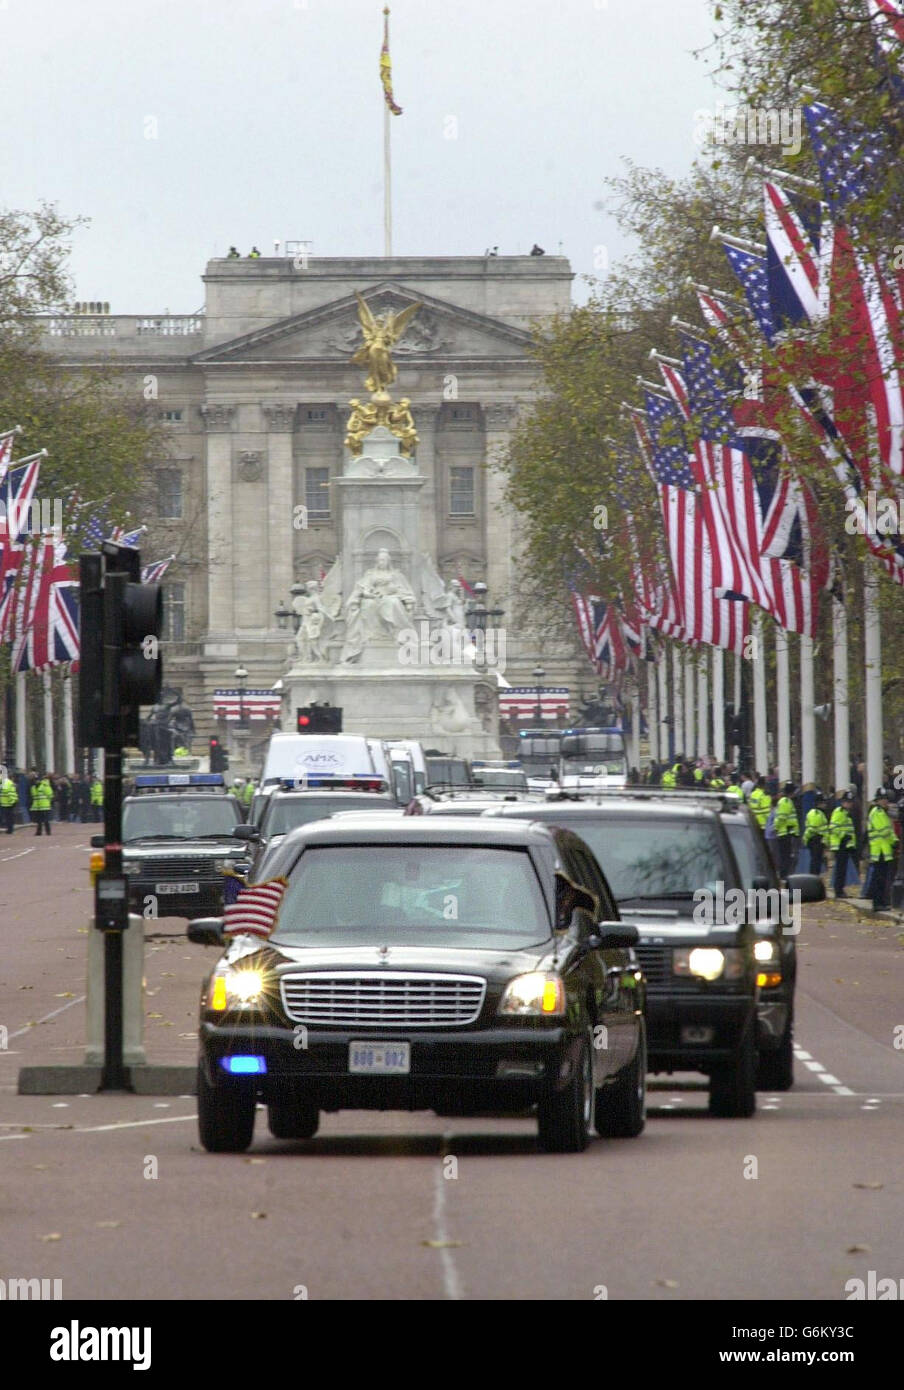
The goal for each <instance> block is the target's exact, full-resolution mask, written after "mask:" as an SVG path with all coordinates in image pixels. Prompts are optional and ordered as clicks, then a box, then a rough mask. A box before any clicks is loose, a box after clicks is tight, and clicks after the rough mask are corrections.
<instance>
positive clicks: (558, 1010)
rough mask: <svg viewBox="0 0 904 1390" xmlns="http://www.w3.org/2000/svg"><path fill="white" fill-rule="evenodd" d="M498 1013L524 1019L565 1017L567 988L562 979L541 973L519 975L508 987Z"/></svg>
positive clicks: (538, 971)
mask: <svg viewBox="0 0 904 1390" xmlns="http://www.w3.org/2000/svg"><path fill="white" fill-rule="evenodd" d="M499 1012H500V1013H501V1014H515V1015H517V1016H518V1017H521V1018H527V1017H530V1018H536V1017H541V1018H552V1017H554V1016H555V1015H561V1014H564V1012H565V986H564V985H563V983H562V979H561V977H560V976H559V975H551V974H546V973H544V971H542V970H535V971H533V972H532V973H531V974H530V975H518V976H516V977H515V979H514V980H511V981H510V982H509V984H508V985H507V987H506V991H505V993H504V994H503V996H502V1000H501V1003H500V1005H499Z"/></svg>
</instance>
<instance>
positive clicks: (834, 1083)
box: [794, 1046, 855, 1096]
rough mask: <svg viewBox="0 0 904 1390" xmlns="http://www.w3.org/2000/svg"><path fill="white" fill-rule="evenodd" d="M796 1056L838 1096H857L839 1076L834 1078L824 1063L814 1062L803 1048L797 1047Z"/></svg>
mask: <svg viewBox="0 0 904 1390" xmlns="http://www.w3.org/2000/svg"><path fill="white" fill-rule="evenodd" d="M794 1055H795V1057H796V1058H797V1060H798V1061H799V1062H803V1064H804V1066H805V1067H807V1069H808V1070H809V1071H812V1072H815V1074H816V1075H817V1076H818V1077H819V1079H820V1081H824V1082H825V1083H826V1085H827V1086H831V1088H832V1090H833V1091H834V1092H835V1094H836V1096H852V1095H854V1094H855V1093H854V1092H853V1091H852V1090H851V1089H850V1087H849V1086H842V1084H841V1082H840V1081H839V1079H838V1077H837V1076H833V1075H832V1073H831V1072H830V1071H826V1069H825V1067H824V1066H823V1065H822V1062H816V1061H814V1060H813V1057H812V1055H811V1054H810V1053H809V1052H804V1050H803V1048H800V1047H797V1046H795V1047H794Z"/></svg>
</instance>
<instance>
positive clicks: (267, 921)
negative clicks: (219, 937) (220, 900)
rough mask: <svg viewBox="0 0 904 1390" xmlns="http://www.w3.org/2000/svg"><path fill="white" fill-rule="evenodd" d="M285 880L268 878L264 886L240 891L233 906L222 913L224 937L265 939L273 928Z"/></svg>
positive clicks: (227, 906)
mask: <svg viewBox="0 0 904 1390" xmlns="http://www.w3.org/2000/svg"><path fill="white" fill-rule="evenodd" d="M288 886H289V882H288V879H285V878H271V879H268V880H267V882H266V883H254V884H251V885H250V886H249V887H247V888H243V889H242V890H241V892H240V893H239V895H238V897H237V898H236V900H235V902H234V903H227V905H226V907H225V908H224V910H223V934H224V936H226V935H228V936H237V935H238V934H239V933H243V934H244V935H246V936H261V937H264V938H266V937H268V936H269V935H270V933H271V932H272V931H273V928H274V927H275V926H276V919H277V916H278V915H279V909H280V904H281V903H282V900H283V894H284V893H285V891H286V889H287V888H288Z"/></svg>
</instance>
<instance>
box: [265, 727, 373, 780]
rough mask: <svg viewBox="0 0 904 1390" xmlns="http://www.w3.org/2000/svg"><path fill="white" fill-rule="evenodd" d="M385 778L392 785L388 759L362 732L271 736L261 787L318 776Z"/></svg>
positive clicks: (351, 778)
mask: <svg viewBox="0 0 904 1390" xmlns="http://www.w3.org/2000/svg"><path fill="white" fill-rule="evenodd" d="M323 777H330V778H343V779H347V780H349V781H351V780H353V779H357V778H362V779H363V778H370V779H373V778H375V777H379V778H381V779H382V780H383V781H384V782H386V783H387V784H388V782H389V769H388V767H387V760H386V757H385V755H384V754H383V752H382V750H381V749H380V747H379V743H378V741H377V740H376V739H369V738H365V737H364V736H363V735H362V734H296V733H275V734H273V735H271V738H270V744H269V747H268V748H267V756H266V757H265V758H264V766H263V770H262V772H261V780H260V790H261V791H263V792H266V789H267V788H268V787H275V786H280V785H282V784H283V783H285V782H295V783H296V784H300V785H302V786H303V785H305V784H308V785H309V784H310V783H311V781H312V779H316V778H323Z"/></svg>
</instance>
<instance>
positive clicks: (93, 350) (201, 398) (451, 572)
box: [45, 253, 589, 734]
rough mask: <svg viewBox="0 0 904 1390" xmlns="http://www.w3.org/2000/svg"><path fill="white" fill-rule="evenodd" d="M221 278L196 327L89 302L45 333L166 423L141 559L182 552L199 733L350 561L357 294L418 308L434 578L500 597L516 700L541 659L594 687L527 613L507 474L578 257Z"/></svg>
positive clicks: (408, 335) (185, 676)
mask: <svg viewBox="0 0 904 1390" xmlns="http://www.w3.org/2000/svg"><path fill="white" fill-rule="evenodd" d="M202 278H203V284H204V307H203V309H202V310H200V311H198V312H197V313H195V314H192V315H178V314H170V313H165V314H162V315H156V316H155V315H121V314H115V313H109V312H107V311H106V310H107V306H106V305H102V304H90V305H82V306H79V308H80V309H81V310H82V312H79V313H75V314H72V315H67V316H57V317H53V318H50V319H48V320H46V333H47V336H46V339H45V342H46V345H47V347H48V348H49V349H50V350H52V351H53V352H54V354H55V355H56V356H57V357H58V358H59V359H60V361H61V363H62V365H64V366H66V367H77V368H79V369H89V368H91V367H92V366H101V365H112V366H114V367H116V368H117V370H118V372H119V373H120V377H119V379H120V385H121V388H122V389H124V390H128V389H130V385H132V384H133V385H134V390H135V391H136V393H139V394H140V396H141V397H142V399H144V400H146V401H152V402H153V403H154V408H155V409H156V410H157V411H158V412H159V420H160V423H161V429H162V431H163V432H164V434H165V440H164V446H163V448H162V450H161V454H160V457H159V458H158V459H157V460H156V461H155V462H154V465H153V468H152V478H151V483H152V490H151V498H152V500H151V507H150V515H146V516H142V517H141V518H140V520H141V521H142V522H145V523H146V525H147V528H148V529H147V534H146V535H145V536H144V537H143V540H142V551H143V558H144V559H145V560H153V559H157V558H159V557H162V556H164V555H166V554H169V553H174V554H175V556H176V558H175V560H174V561H173V563H172V564H171V565H170V567H169V569H168V570H167V573H166V576H165V578H164V581H163V584H164V598H165V620H166V634H165V635H166V639H167V644H166V648H165V666H166V677H165V679H166V683H167V684H172V685H175V686H178V687H181V689H182V690H183V693H184V698H185V699H186V700H187V702H188V703H189V704H190V705H191V706H192V708H193V709H194V711H195V713H196V722H197V728H198V733H199V734H206V733H207V732H208V731H210V730H212V729H213V728H214V727H215V721H214V706H213V698H214V697H213V692H214V691H215V690H216V689H221V688H223V687H228V686H231V685H233V684H234V672H235V671H236V668H237V666H241V667H243V668H244V669H245V670H246V671H247V680H248V686H249V688H267V687H270V686H272V685H273V684H274V682H276V681H277V680H278V679H279V678H280V677H281V675H282V674H283V672H284V670H285V665H286V657H285V652H286V633H285V631H284V630H282V629H283V628H284V627H285V617H284V615H285V612H286V608H287V605H291V602H292V593H293V586H296V588H295V592H298V586H300V585H303V584H304V583H305V582H306V581H309V580H311V579H318V578H322V576H323V575H324V574H325V573H326V572H327V571H328V570H329V569H330V566H331V565H332V564H333V562H334V560H335V558H336V555H337V551H338V549H339V543H340V538H341V533H342V528H341V512H340V508H341V505H342V489H341V487H338V486H337V485H336V484H337V480H338V479H340V478H341V476H342V472H343V462H344V459H345V458H346V457H347V453H346V446H345V443H344V439H345V433H346V422H347V421H348V418H349V409H350V402H352V401H354V400H355V399H356V398H358V397H360V396H362V394H364V392H363V388H362V384H361V373H360V371H359V370H358V369H357V368H356V367H355V366H354V365H353V364H352V362H351V360H350V359H351V356H352V354H353V353H354V351H355V349H356V347H357V346H358V344H359V343H360V333H361V329H360V323H359V314H358V304H357V301H356V292H358V293H360V295H361V296H362V297H363V298H364V300H365V301H366V304H367V307H368V309H369V310H370V311H371V312H372V313H373V314H374V315H379V314H386V313H390V312H391V313H394V314H396V315H397V314H399V313H400V312H404V310H405V309H406V308H407V307H408V306H410V305H414V304H419V305H420V308H419V309H418V311H417V314H416V315H415V316H414V317H413V318H412V319H411V321H410V323H408V325H407V327H406V329H405V332H404V334H403V335H402V337H401V338H400V340H399V342H398V343H397V344H396V346H395V349H394V356H395V359H396V362H397V365H398V369H399V379H398V383H397V387H396V394H397V396H398V397H400V398H404V399H405V400H406V401H407V402H410V412H411V416H412V417H413V421H414V427H415V429H416V432H417V450H416V457H417V465H418V468H419V471H420V474H421V475H423V479H424V484H423V489H422V492H421V502H420V510H421V530H420V536H421V545H422V547H423V549H424V551H425V552H426V553H427V554H428V555H429V557H430V559H431V560H432V562H433V565H434V566H435V569H436V571H437V573H438V574H439V576H440V577H441V578H442V579H443V580H444V581H448V580H451V579H460V580H463V581H464V583H465V585H466V586H470V585H473V584H474V583H475V582H478V581H480V582H483V583H485V584H486V585H487V600H486V601H487V603H488V606H489V607H490V608H491V609H492V610H496V611H499V610H501V612H502V614H503V615H504V616H503V617H501V618H500V619H499V620H498V621H500V622H501V623H502V624H504V625H505V627H506V629H507V635H508V652H507V668H506V672H505V675H506V679H507V680H508V681H509V682H510V683H511V684H512V685H513V686H518V687H527V686H530V685H531V683H532V681H533V679H534V677H533V675H532V672H533V671H534V669H535V668H536V666H537V663H538V661H542V663H543V668H544V672H545V682H546V683H548V684H549V685H551V686H556V687H571V688H572V689H573V690H574V688H575V685H576V680H583V679H584V678H586V677H588V676H589V668H588V667H587V666H586V663H584V664H583V668H582V661H583V659H582V658H581V657H580V656H579V655H578V654H577V651H576V648H575V647H573V646H571V645H570V644H569V643H568V642H564V643H563V644H562V645H561V647H560V648H557V649H556V650H550V648H549V644H548V641H543V642H541V640H540V639H539V638H538V637H537V636H534V637H531V634H530V632H529V630H528V629H527V628H526V627H524V626H523V623H521V620H520V619H519V616H518V601H519V580H518V575H517V572H516V563H515V556H516V554H517V547H518V536H517V522H516V519H515V518H514V516H513V515H512V512H511V510H510V509H509V508H508V507H507V506H506V505H505V504H504V502H503V486H504V479H503V476H502V475H501V474H500V473H499V472H498V471H496V470H494V469H492V468H491V467H488V464H489V463H490V462H491V461H492V459H493V457H494V455H497V454H498V453H499V452H500V451H501V450H502V449H503V448H504V447H505V445H506V442H507V440H508V438H509V435H510V431H511V430H512V428H513V426H514V424H515V422H516V421H517V419H518V414H519V411H523V410H525V409H526V408H529V407H530V404H531V402H532V401H533V400H534V399H535V396H536V392H537V389H538V369H537V366H536V363H535V361H534V360H533V358H532V356H531V351H530V349H531V327H532V325H534V324H535V323H536V322H537V321H542V320H543V319H546V318H548V317H549V316H551V315H554V314H557V313H561V312H563V311H567V310H568V308H569V306H570V302H571V301H570V292H571V282H572V278H573V276H572V272H571V268H570V265H569V262H568V261H567V259H565V258H564V257H561V256H552V255H550V256H536V255H535V256H494V255H487V256H480V257H392V258H380V257H372V258H366V257H362V258H340V257H323V258H320V257H316V258H315V257H313V256H308V255H307V254H306V253H302V254H291V255H273V256H261V257H259V258H251V257H236V256H231V257H224V258H222V259H215V260H211V261H210V262H209V263H208V265H207V267H206V270H205V272H204V275H203V277H202ZM133 373H134V378H132V374H133ZM575 693H576V691H575ZM574 705H575V701H574V700H573V701H572V707H573V708H574Z"/></svg>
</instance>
